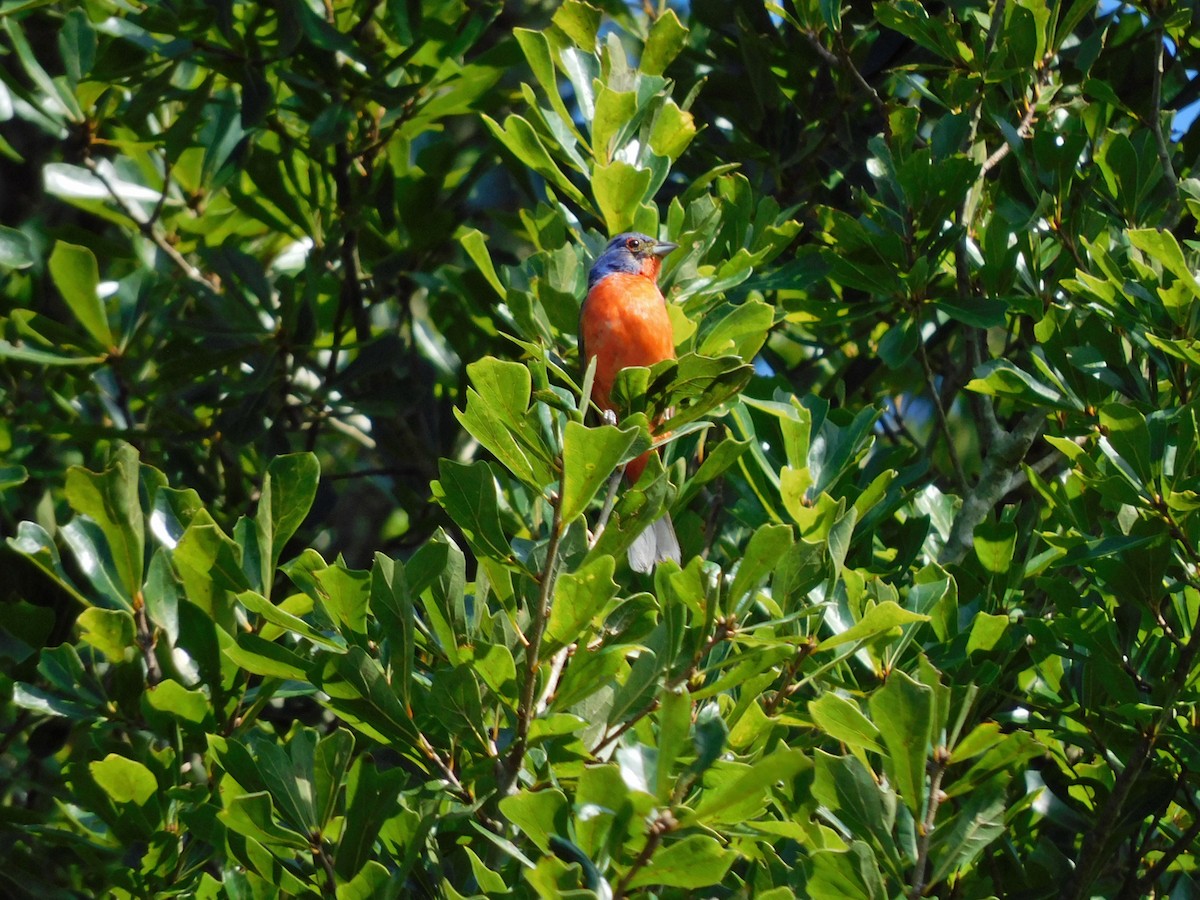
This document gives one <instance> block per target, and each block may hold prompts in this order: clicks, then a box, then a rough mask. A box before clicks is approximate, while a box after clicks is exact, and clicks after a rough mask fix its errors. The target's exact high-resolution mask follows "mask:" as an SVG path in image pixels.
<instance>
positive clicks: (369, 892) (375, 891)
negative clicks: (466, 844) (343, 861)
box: [334, 850, 470, 900]
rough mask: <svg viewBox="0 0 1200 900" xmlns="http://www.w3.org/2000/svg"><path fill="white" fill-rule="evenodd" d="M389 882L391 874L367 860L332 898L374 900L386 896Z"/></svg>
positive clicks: (378, 863)
mask: <svg viewBox="0 0 1200 900" xmlns="http://www.w3.org/2000/svg"><path fill="white" fill-rule="evenodd" d="M467 852H470V851H469V850H468V851H467ZM391 880H392V873H391V872H389V871H388V870H387V868H386V867H385V866H384V865H383V863H381V862H377V861H376V860H373V859H372V860H368V861H367V864H366V865H364V866H363V867H362V869H360V870H359V873H358V874H357V875H355V876H354V877H353V878H351V879H350V880H349V881H347V882H345V883H343V884H339V885H338V886H337V890H336V891H335V893H334V896H336V897H337V900H375V898H376V897H384V896H387V887H388V884H389V883H390V882H391Z"/></svg>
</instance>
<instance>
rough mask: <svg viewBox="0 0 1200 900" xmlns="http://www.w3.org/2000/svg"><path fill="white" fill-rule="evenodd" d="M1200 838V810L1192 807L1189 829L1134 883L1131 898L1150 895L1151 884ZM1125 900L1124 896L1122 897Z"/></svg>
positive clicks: (1129, 895) (1130, 899)
mask: <svg viewBox="0 0 1200 900" xmlns="http://www.w3.org/2000/svg"><path fill="white" fill-rule="evenodd" d="M1197 838H1200V812H1198V811H1197V810H1196V809H1194V808H1193V809H1192V824H1191V825H1189V826H1188V828H1187V831H1185V832H1184V833H1183V834H1181V835H1180V836H1179V839H1178V840H1177V841H1175V842H1174V843H1172V844H1171V846H1170V847H1168V848H1167V849H1166V850H1165V851H1163V855H1162V856H1160V857H1159V858H1158V860H1157V861H1156V862H1155V863H1154V865H1152V866H1151V867H1150V868H1149V869H1147V870H1146V874H1145V875H1143V876H1142V877H1141V878H1139V879H1138V880H1137V881H1136V882H1135V883H1134V885H1133V890H1131V891H1130V892H1129V893H1128V897H1129V900H1133V898H1136V897H1149V896H1150V886H1151V885H1152V884H1154V882H1155V881H1157V880H1158V879H1159V878H1160V877H1162V875H1163V873H1164V872H1166V871H1167V869H1168V868H1170V867H1171V864H1172V863H1174V862H1175V860H1176V859H1178V858H1179V855H1180V854H1181V853H1183V852H1184V851H1185V850H1191V849H1193V848H1194V847H1195V846H1196V840H1197ZM1120 900H1124V896H1123V897H1122V898H1120Z"/></svg>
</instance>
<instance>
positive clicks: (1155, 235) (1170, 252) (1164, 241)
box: [1126, 228, 1200, 299]
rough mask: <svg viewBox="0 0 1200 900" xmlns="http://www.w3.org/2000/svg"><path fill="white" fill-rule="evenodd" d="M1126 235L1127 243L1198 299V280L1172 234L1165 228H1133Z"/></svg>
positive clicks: (1199, 286)
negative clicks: (1176, 279)
mask: <svg viewBox="0 0 1200 900" xmlns="http://www.w3.org/2000/svg"><path fill="white" fill-rule="evenodd" d="M1126 235H1127V236H1128V237H1129V243H1131V244H1133V246H1135V247H1137V248H1138V249H1139V250H1141V251H1142V252H1143V253H1145V254H1146V255H1147V256H1149V257H1150V258H1151V259H1153V260H1154V261H1155V262H1157V263H1158V264H1159V265H1161V266H1162V267H1163V268H1164V269H1166V270H1167V271H1168V272H1170V273H1171V274H1172V275H1174V276H1175V277H1176V278H1178V279H1179V280H1180V281H1181V282H1182V283H1183V284H1184V285H1185V286H1186V288H1187V291H1188V293H1189V294H1191V295H1192V298H1193V299H1200V282H1198V281H1197V280H1196V276H1195V274H1194V273H1193V272H1192V267H1191V266H1189V265H1188V262H1187V259H1186V258H1185V257H1184V255H1183V248H1181V247H1180V246H1179V241H1178V239H1177V238H1176V237H1175V235H1174V234H1172V233H1171V232H1170V231H1167V230H1165V229H1164V230H1162V231H1160V230H1159V229H1157V228H1134V229H1130V230H1129V231H1127V232H1126Z"/></svg>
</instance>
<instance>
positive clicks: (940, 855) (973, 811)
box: [929, 783, 1005, 884]
mask: <svg viewBox="0 0 1200 900" xmlns="http://www.w3.org/2000/svg"><path fill="white" fill-rule="evenodd" d="M1004 831H1005V820H1004V790H1003V786H1001V785H996V784H995V783H992V784H988V785H981V786H980V787H979V788H977V789H976V790H974V791H972V792H971V793H970V794H968V795H967V797H966V798H965V799H964V800H963V803H962V807H961V808H960V809H959V810H958V811H957V812H956V813H955V814H954V817H953V818H952V819H951V820H950V821H949V822H938V827H937V828H936V829H934V832H933V840H932V841H931V842H930V851H929V855H930V859H931V860H932V861H933V867H932V877H931V878H930V883H931V884H939V883H941V882H943V881H945V880H946V879H947V878H948V877H950V875H951V874H953V873H955V872H959V871H962V870H963V869H965V868H966V867H968V866H970V865H971V863H973V862H974V861H975V860H976V859H977V858H978V857H979V854H981V853H982V852H983V851H984V849H985V848H986V847H987V846H988V845H989V844H990V843H992V841H994V840H996V839H997V838H999V837H1000V836H1001V835H1002V834H1004Z"/></svg>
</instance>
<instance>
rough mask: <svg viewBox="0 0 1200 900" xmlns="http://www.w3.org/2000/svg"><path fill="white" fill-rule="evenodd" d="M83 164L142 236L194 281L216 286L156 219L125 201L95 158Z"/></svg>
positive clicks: (86, 159)
mask: <svg viewBox="0 0 1200 900" xmlns="http://www.w3.org/2000/svg"><path fill="white" fill-rule="evenodd" d="M83 165H84V168H86V169H87V170H88V171H89V172H91V173H92V174H93V175H95V176H96V179H97V180H98V181H99V182H100V183H101V184H102V185H104V189H105V190H106V191H108V194H109V196H110V197H112V199H113V202H114V203H116V204H117V206H118V207H120V209H121V212H123V213H124V214H125V215H126V216H128V217H129V218H130V219H132V220H133V224H135V225H136V226H137V227H138V231H140V232H141V233H142V236H143V237H145V238H146V239H147V240H149V241H151V242H153V243H154V245H155V246H156V247H158V249H159V250H161V251H162V252H163V253H164V254H165V255H166V257H167V258H168V259H169V260H171V262H173V263H174V264H175V265H176V266H177V267H178V268H179V270H180V271H182V272H183V274H184V275H186V276H187V277H188V278H190V279H191V280H192V281H195V282H197V283H198V284H202V285H204V286H205V287H207V288H210V289H211V288H214V287H215V285H214V283H213V281H212V280H211V279H210V278H208V277H205V275H204V274H203V273H202V272H201V271H200V270H199V269H197V268H196V267H195V266H193V265H192V264H191V263H190V262H188V261H187V260H186V259H185V258H184V256H183V254H182V253H180V252H179V251H178V250H176V249H175V248H174V247H172V246H171V242H170V241H168V240H167V238H166V235H164V234H163V233H162V231H161V230H160V229H159V228H158V227H157V225H156V222H155V221H152V220H148V219H145V218H143V217H142V216H141V214H140V213H138V212H137V211H136V210H135V209H134V208H133V207H132V206H131V205H130V204H128V203H126V202H125V198H124V197H122V196H121V195H120V193H119V192H118V191H117V188H116V185H114V184H113V183H112V181H111V180H110V179H109V177H108V176H107V175H105V174H104V170H103V169H101V168H100V166H98V165H97V164H96V161H95V160H94V159H92V158H91V157H90V156H87V157H84V160H83Z"/></svg>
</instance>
